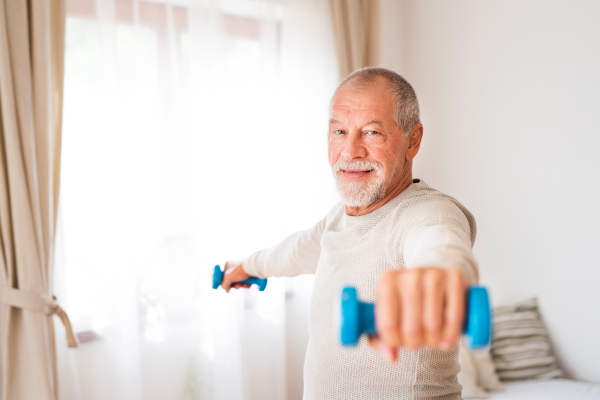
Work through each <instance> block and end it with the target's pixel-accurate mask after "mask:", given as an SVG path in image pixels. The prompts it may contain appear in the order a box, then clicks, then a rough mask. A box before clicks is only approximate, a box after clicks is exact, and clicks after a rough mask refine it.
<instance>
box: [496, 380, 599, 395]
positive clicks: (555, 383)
mask: <svg viewBox="0 0 600 400" xmlns="http://www.w3.org/2000/svg"><path fill="white" fill-rule="evenodd" d="M504 385H505V386H506V389H505V390H502V391H499V392H492V393H490V397H489V398H488V400H592V399H593V400H600V384H598V383H588V382H579V381H573V380H570V379H552V380H547V381H524V382H511V383H505V384H504Z"/></svg>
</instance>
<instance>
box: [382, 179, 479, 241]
mask: <svg viewBox="0 0 600 400" xmlns="http://www.w3.org/2000/svg"><path fill="white" fill-rule="evenodd" d="M403 194H404V195H403ZM398 197H399V198H398V201H397V202H396V204H395V206H394V210H393V211H392V213H393V217H394V220H396V222H397V223H398V225H399V226H404V227H406V226H409V225H423V224H424V225H436V224H445V223H452V224H454V223H458V221H456V220H457V219H461V220H463V221H464V219H463V218H466V220H467V222H468V224H469V230H470V233H471V235H470V236H471V242H475V236H476V234H477V224H476V222H475V217H474V216H473V214H472V213H471V212H470V211H469V210H468V209H467V208H466V207H465V206H464V205H463V204H462V203H461V202H460V201H458V200H457V199H455V198H454V197H452V196H450V195H447V194H445V193H442V192H440V191H439V190H437V189H434V188H432V187H430V186H429V185H427V184H426V183H425V182H423V181H418V182H415V183H413V184H412V185H410V186H409V187H408V188H407V190H406V193H404V192H403V193H401V194H400V195H399V196H398Z"/></svg>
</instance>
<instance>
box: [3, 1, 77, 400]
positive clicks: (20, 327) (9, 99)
mask: <svg viewBox="0 0 600 400" xmlns="http://www.w3.org/2000/svg"><path fill="white" fill-rule="evenodd" d="M64 24H65V4H64V0H52V1H48V0H29V1H28V0H0V268H1V269H2V273H1V274H0V280H1V284H2V285H1V287H0V291H1V292H2V306H1V317H2V319H1V327H0V352H1V353H2V355H1V357H2V358H1V360H2V378H3V387H2V398H3V399H11V400H19V399H36V400H45V399H56V398H57V392H58V390H57V375H56V350H55V341H54V328H53V321H52V315H53V314H57V315H59V317H60V318H61V320H62V321H63V323H64V324H65V327H66V328H67V336H68V342H69V346H70V347H76V346H77V342H76V340H75V337H74V336H73V334H72V331H71V329H70V324H69V321H68V317H67V315H66V313H65V312H64V311H63V310H62V309H61V308H60V306H59V305H58V303H57V302H56V299H55V298H54V297H53V296H52V285H51V282H52V279H51V278H52V266H53V262H52V260H53V250H54V233H55V221H56V210H57V207H56V203H57V199H58V184H59V182H58V173H59V168H60V163H59V161H60V135H61V133H60V132H61V114H62V90H63V89H62V85H63V57H64Z"/></svg>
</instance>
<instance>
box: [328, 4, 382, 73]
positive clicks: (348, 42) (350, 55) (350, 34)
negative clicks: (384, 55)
mask: <svg viewBox="0 0 600 400" xmlns="http://www.w3.org/2000/svg"><path fill="white" fill-rule="evenodd" d="M329 5H330V7H331V17H332V22H333V28H334V33H335V42H336V50H337V55H338V66H339V73H340V79H343V78H345V77H346V76H347V75H348V74H350V73H351V72H353V71H356V70H357V69H360V68H364V67H367V66H373V65H377V63H378V57H379V55H378V46H377V42H378V36H377V29H376V24H375V23H374V21H375V19H376V18H377V11H378V5H379V3H378V0H329Z"/></svg>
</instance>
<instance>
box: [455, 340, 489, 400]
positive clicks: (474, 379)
mask: <svg viewBox="0 0 600 400" xmlns="http://www.w3.org/2000/svg"><path fill="white" fill-rule="evenodd" d="M458 361H459V363H460V372H459V373H458V383H460V384H461V385H462V387H463V388H462V397H463V399H485V398H487V397H488V394H487V392H486V391H485V390H484V389H483V388H482V387H481V386H479V383H478V381H479V374H478V371H477V366H476V364H475V361H474V360H473V357H472V355H471V353H470V352H469V350H467V347H466V346H465V344H464V342H463V341H462V340H461V341H460V353H459V358H458Z"/></svg>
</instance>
